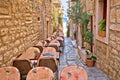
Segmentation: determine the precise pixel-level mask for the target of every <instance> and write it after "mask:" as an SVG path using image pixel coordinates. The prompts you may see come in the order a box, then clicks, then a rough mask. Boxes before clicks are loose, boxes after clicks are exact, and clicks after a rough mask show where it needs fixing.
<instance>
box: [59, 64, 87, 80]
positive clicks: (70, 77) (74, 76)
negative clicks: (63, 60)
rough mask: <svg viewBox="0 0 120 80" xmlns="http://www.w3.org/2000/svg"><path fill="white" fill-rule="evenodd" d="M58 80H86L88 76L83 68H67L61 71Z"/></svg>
mask: <svg viewBox="0 0 120 80" xmlns="http://www.w3.org/2000/svg"><path fill="white" fill-rule="evenodd" d="M60 80H88V76H87V72H86V71H85V69H84V68H82V67H78V66H68V67H65V68H64V69H63V70H62V72H61V75H60Z"/></svg>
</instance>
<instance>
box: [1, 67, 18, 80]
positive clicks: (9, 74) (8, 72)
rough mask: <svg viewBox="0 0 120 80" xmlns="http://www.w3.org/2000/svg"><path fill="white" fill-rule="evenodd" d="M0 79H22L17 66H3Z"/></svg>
mask: <svg viewBox="0 0 120 80" xmlns="http://www.w3.org/2000/svg"><path fill="white" fill-rule="evenodd" d="M0 80H20V73H19V71H18V69H17V68H15V67H12V66H9V67H1V68H0Z"/></svg>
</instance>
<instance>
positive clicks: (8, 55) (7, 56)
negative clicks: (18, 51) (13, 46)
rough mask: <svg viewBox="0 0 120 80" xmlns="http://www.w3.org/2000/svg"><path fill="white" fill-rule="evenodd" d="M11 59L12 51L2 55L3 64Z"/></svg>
mask: <svg viewBox="0 0 120 80" xmlns="http://www.w3.org/2000/svg"><path fill="white" fill-rule="evenodd" d="M12 57H13V51H12V50H10V51H7V52H5V53H4V62H5V63H6V62H9V60H10V59H11V58H12Z"/></svg>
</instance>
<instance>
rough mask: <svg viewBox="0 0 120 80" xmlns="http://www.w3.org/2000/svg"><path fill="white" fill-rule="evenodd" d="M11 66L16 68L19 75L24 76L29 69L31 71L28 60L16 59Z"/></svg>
mask: <svg viewBox="0 0 120 80" xmlns="http://www.w3.org/2000/svg"><path fill="white" fill-rule="evenodd" d="M13 66H14V67H16V68H17V69H18V70H19V71H20V74H21V75H26V74H27V73H28V72H29V70H30V69H32V65H31V63H30V61H29V60H27V59H24V60H20V59H16V60H14V61H13Z"/></svg>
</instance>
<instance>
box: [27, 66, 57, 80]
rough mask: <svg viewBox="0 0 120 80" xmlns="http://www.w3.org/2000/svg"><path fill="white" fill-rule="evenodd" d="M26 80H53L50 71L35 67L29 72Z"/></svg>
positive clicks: (45, 68)
mask: <svg viewBox="0 0 120 80" xmlns="http://www.w3.org/2000/svg"><path fill="white" fill-rule="evenodd" d="M26 80H55V79H54V74H53V72H52V70H51V69H49V68H47V67H36V68H33V69H32V70H30V71H29V73H28V75H27V78H26Z"/></svg>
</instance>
